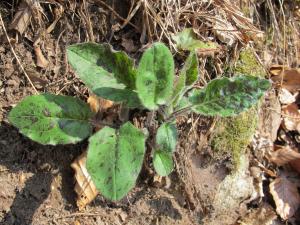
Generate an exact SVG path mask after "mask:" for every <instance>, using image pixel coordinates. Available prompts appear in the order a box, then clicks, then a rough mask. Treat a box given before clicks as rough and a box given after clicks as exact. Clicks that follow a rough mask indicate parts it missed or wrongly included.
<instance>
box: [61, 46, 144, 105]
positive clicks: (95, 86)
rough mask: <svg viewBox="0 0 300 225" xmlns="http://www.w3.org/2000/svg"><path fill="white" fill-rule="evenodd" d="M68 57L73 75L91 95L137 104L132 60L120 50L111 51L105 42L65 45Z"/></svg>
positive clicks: (138, 103) (134, 71)
mask: <svg viewBox="0 0 300 225" xmlns="http://www.w3.org/2000/svg"><path fill="white" fill-rule="evenodd" d="M67 53H68V60H69V62H70V64H71V66H72V67H73V68H74V69H75V71H76V73H77V75H78V76H79V77H80V79H81V80H82V81H83V82H84V83H85V85H86V86H87V87H88V88H90V89H91V90H92V91H93V92H94V94H96V95H98V96H100V97H102V98H105V99H109V100H112V101H114V102H125V103H127V105H128V106H129V107H138V106H140V102H139V98H138V96H137V93H136V92H135V91H134V90H135V79H136V70H135V68H134V62H133V60H132V59H131V58H129V57H128V56H127V55H126V54H125V53H124V52H118V51H114V50H113V49H112V48H111V46H110V45H109V44H96V43H81V44H75V45H71V46H69V47H68V48H67Z"/></svg>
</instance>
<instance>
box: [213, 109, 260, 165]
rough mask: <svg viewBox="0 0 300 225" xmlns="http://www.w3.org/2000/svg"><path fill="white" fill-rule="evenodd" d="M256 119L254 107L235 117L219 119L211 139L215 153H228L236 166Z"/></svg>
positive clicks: (254, 126)
mask: <svg viewBox="0 0 300 225" xmlns="http://www.w3.org/2000/svg"><path fill="white" fill-rule="evenodd" d="M257 121H258V115H257V109H256V107H254V108H252V109H250V110H249V111H247V112H243V113H241V114H240V115H238V116H236V117H231V118H221V119H219V121H218V122H217V124H216V126H217V129H216V130H215V133H214V135H213V139H212V146H213V149H214V150H215V151H216V154H217V155H218V154H222V155H223V154H226V155H228V154H229V155H230V156H231V157H232V162H233V165H234V167H235V168H238V167H239V160H240V157H241V155H242V154H244V153H245V151H246V148H247V146H248V144H249V142H250V140H251V138H252V136H253V134H254V132H255V129H256V126H257Z"/></svg>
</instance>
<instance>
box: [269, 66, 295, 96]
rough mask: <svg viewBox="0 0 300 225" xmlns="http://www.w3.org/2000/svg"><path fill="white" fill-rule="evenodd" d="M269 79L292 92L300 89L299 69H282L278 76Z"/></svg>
mask: <svg viewBox="0 0 300 225" xmlns="http://www.w3.org/2000/svg"><path fill="white" fill-rule="evenodd" d="M271 79H272V81H273V82H275V83H276V84H277V85H278V86H280V87H281V88H285V89H287V90H289V91H290V92H292V93H293V92H296V91H298V90H299V89H300V69H287V70H284V71H282V73H280V74H279V75H278V76H273V77H271Z"/></svg>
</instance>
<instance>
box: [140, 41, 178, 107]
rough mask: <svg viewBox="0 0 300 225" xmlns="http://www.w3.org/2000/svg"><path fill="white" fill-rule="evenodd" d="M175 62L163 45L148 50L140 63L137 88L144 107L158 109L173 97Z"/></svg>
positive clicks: (157, 44) (156, 45) (156, 44)
mask: <svg viewBox="0 0 300 225" xmlns="http://www.w3.org/2000/svg"><path fill="white" fill-rule="evenodd" d="M173 79H174V61H173V57H172V54H171V52H170V50H169V49H168V48H167V47H166V46H165V45H164V44H162V43H155V44H154V45H153V46H152V47H151V48H149V49H147V50H146V51H145V52H144V54H143V56H142V58H141V61H140V63H139V67H138V76H137V79H136V88H137V92H138V96H139V98H140V100H141V101H142V103H143V105H144V106H145V107H146V108H148V109H150V110H153V109H157V108H158V105H163V104H165V103H166V102H167V100H168V99H169V98H170V97H171V95H172V89H173Z"/></svg>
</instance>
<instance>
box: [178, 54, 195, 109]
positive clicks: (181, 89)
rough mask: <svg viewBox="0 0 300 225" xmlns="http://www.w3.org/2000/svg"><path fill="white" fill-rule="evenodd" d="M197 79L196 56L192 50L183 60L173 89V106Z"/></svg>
mask: <svg viewBox="0 0 300 225" xmlns="http://www.w3.org/2000/svg"><path fill="white" fill-rule="evenodd" d="M197 79H198V58H197V55H196V52H195V51H192V52H191V53H190V55H189V56H188V58H187V59H186V61H185V64H184V66H183V68H182V70H181V71H180V73H179V77H178V79H177V81H176V83H175V86H174V90H173V96H172V98H173V106H175V107H176V106H177V104H178V102H179V101H180V99H181V98H182V97H183V95H184V93H185V92H186V91H187V90H189V89H190V88H191V87H192V86H193V85H194V84H195V82H196V81H197Z"/></svg>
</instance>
